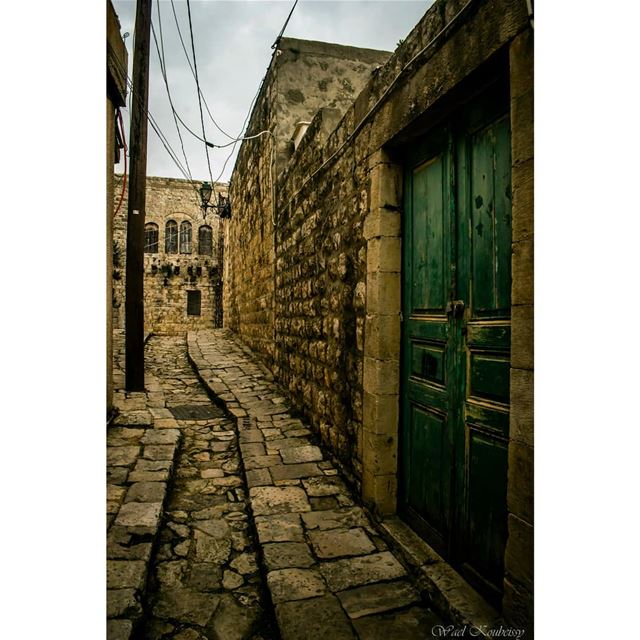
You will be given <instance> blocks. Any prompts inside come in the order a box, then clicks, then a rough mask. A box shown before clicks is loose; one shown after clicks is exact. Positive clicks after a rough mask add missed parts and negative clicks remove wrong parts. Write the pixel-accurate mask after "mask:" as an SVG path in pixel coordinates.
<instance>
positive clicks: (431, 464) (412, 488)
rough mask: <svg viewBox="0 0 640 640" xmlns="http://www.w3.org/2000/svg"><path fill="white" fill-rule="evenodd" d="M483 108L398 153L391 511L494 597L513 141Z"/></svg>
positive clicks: (502, 536) (502, 478)
mask: <svg viewBox="0 0 640 640" xmlns="http://www.w3.org/2000/svg"><path fill="white" fill-rule="evenodd" d="M492 102H493V103H492ZM492 102H487V101H485V102H482V103H478V104H476V105H475V106H474V107H473V108H470V109H467V110H466V111H465V112H464V113H462V114H458V115H457V116H456V119H455V122H454V124H452V125H451V126H449V127H446V126H443V127H439V129H438V132H437V133H436V134H432V135H430V136H428V137H427V138H426V139H425V140H423V141H422V142H421V143H420V144H418V145H416V146H415V148H414V149H412V150H411V152H410V153H409V154H408V157H407V164H406V170H405V202H404V220H403V223H404V231H403V238H404V250H403V252H404V255H403V338H402V340H403V345H402V385H403V394H402V441H401V456H402V460H401V507H402V511H403V513H404V515H405V517H406V518H407V519H408V520H409V521H410V522H411V524H412V525H413V526H414V528H415V529H416V530H418V532H419V533H421V534H422V535H423V536H424V537H425V538H426V539H427V540H429V542H431V543H432V544H433V545H434V547H435V548H436V549H437V550H438V551H440V552H441V553H442V554H444V555H445V556H446V557H447V558H448V559H449V560H450V561H451V562H452V563H453V564H454V565H456V566H457V567H458V568H459V569H460V570H461V571H462V572H463V573H464V574H465V575H466V576H467V577H468V578H469V579H470V580H471V581H473V582H474V583H475V584H476V586H478V587H479V588H480V589H481V590H483V591H484V592H485V594H487V595H488V596H489V597H491V598H492V599H494V600H497V599H498V598H499V594H500V592H501V589H502V577H503V557H504V549H505V543H506V533H507V510H506V486H507V440H508V428H509V404H508V403H509V367H510V358H509V345H510V315H511V300H510V292H511V200H510V198H511V153H510V148H511V145H510V131H509V119H508V116H507V115H504V114H501V113H500V109H499V108H498V106H499V105H496V104H495V100H494V101H492Z"/></svg>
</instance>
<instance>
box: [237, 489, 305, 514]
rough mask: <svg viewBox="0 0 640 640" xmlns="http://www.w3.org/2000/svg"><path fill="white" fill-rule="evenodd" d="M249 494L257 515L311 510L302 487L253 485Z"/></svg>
mask: <svg viewBox="0 0 640 640" xmlns="http://www.w3.org/2000/svg"><path fill="white" fill-rule="evenodd" d="M249 496H250V499H251V507H252V509H253V513H254V515H256V516H261V515H272V514H277V513H296V512H301V511H310V510H311V507H310V505H309V500H308V499H307V494H306V493H305V492H304V490H303V489H301V488H300V487H252V488H251V489H249Z"/></svg>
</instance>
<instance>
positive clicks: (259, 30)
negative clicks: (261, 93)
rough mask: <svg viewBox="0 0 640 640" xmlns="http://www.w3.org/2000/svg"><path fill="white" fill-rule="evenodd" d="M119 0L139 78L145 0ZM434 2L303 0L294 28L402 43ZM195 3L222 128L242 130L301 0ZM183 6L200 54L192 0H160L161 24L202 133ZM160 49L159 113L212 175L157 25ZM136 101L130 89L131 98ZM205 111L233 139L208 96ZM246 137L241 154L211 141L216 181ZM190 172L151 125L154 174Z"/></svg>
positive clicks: (200, 176) (153, 74) (215, 138)
mask: <svg viewBox="0 0 640 640" xmlns="http://www.w3.org/2000/svg"><path fill="white" fill-rule="evenodd" d="M112 1H113V5H114V8H115V10H116V13H117V14H118V17H119V19H120V24H121V29H122V34H124V33H127V32H128V33H129V34H130V35H129V37H127V38H126V39H125V43H126V45H127V50H128V52H129V76H130V77H131V76H132V71H131V68H132V62H133V34H134V25H135V7H136V3H135V0H112ZM431 4H433V0H377V1H372V0H340V1H335V0H299V1H298V5H297V6H296V8H295V11H294V12H293V15H292V17H291V20H290V21H289V24H288V26H287V29H286V31H285V36H289V37H293V38H304V39H307V40H320V41H325V42H336V43H339V44H347V45H353V46H357V47H368V48H371V49H382V50H387V51H393V50H394V49H395V48H396V46H397V43H398V41H399V40H400V39H401V38H405V37H406V36H407V35H408V33H409V32H410V31H411V29H412V28H413V27H414V25H415V24H416V23H417V22H418V21H419V20H420V18H421V17H422V16H423V15H424V14H425V12H426V11H427V9H428V8H429V6H431ZM190 5H191V21H192V24H193V37H194V42H195V51H196V62H197V68H198V79H199V81H200V87H201V89H202V93H203V94H204V97H205V100H206V103H207V105H208V107H209V110H210V111H211V114H212V115H213V118H214V119H215V120H216V122H217V124H218V125H219V126H220V128H221V129H223V130H224V131H225V132H226V133H228V134H230V135H232V136H237V135H239V134H240V133H241V132H242V128H243V122H244V120H245V118H246V116H247V111H248V109H249V106H250V104H251V101H252V99H253V97H254V96H255V94H256V91H257V89H258V86H259V84H260V81H261V80H262V78H263V76H264V74H265V72H266V70H267V67H268V65H269V61H270V59H271V53H272V51H271V45H272V44H273V42H274V40H275V39H276V36H277V35H278V33H279V32H280V30H281V29H282V26H283V25H284V22H285V20H286V18H287V16H288V15H289V11H290V10H291V7H292V6H293V0H207V1H202V0H192V2H191V3H190ZM174 8H175V15H176V16H177V21H178V24H179V27H180V32H181V33H182V38H183V39H184V44H185V46H186V49H187V51H188V53H189V56H190V58H191V40H190V36H189V16H188V13H187V3H186V1H185V0H174V2H173V7H172V3H171V2H170V1H168V0H162V1H161V2H160V3H158V2H157V1H155V0H154V2H153V14H152V15H153V18H152V20H153V26H154V29H155V32H156V37H157V39H158V41H160V29H162V41H163V44H164V57H165V64H166V73H167V80H168V83H169V90H170V92H171V98H172V101H173V105H174V107H175V109H176V112H177V113H178V115H179V116H180V118H181V119H182V120H183V121H184V122H185V123H186V124H187V126H188V127H189V128H190V129H191V130H192V131H193V132H195V133H197V134H199V135H200V136H201V135H202V125H201V122H200V112H199V108H198V99H197V92H196V85H195V80H194V77H193V74H192V71H191V69H190V68H189V63H188V62H187V58H186V55H185V51H184V49H183V46H182V44H181V42H180V36H179V34H178V29H177V27H176V18H175V17H174ZM150 55H151V64H150V78H149V112H150V114H151V116H152V117H153V118H154V120H155V121H156V122H157V124H158V127H159V129H160V130H161V131H162V133H163V134H164V136H165V137H166V139H167V141H168V143H169V145H170V147H171V148H172V149H173V151H174V152H175V154H176V156H177V157H178V159H179V162H180V164H181V165H182V167H183V171H185V172H186V173H187V174H189V173H190V174H191V176H192V178H193V179H194V180H198V181H200V180H209V169H208V166H207V158H206V153H205V145H204V143H203V142H201V141H198V140H197V139H196V138H195V137H194V136H193V135H192V134H191V133H189V132H188V131H186V130H185V129H184V127H183V126H182V125H180V133H181V134H182V139H183V142H184V149H185V154H186V159H187V161H188V165H189V170H187V168H186V164H187V163H186V162H185V158H184V156H183V153H182V148H181V145H180V139H179V137H178V133H177V131H176V125H175V123H174V120H173V116H172V114H171V108H170V105H169V100H168V97H167V90H166V87H165V83H164V80H163V78H162V74H161V71H160V64H159V60H158V53H157V51H156V46H155V43H154V40H153V34H152V35H151V53H150ZM130 104H131V102H130V98H129V101H128V105H127V106H128V107H129V106H130ZM203 113H204V124H205V130H206V134H207V136H206V138H207V140H210V141H211V142H213V143H214V144H224V143H227V142H229V138H228V137H226V136H225V135H224V134H223V133H221V132H220V131H219V130H218V129H217V128H216V126H215V125H214V124H213V122H212V120H211V118H210V116H209V114H208V113H207V109H206V107H205V105H204V104H203ZM123 116H124V120H125V133H126V136H127V139H128V136H129V108H127V109H124V110H123ZM239 146H240V145H239V144H238V145H237V146H236V149H235V151H234V152H233V153H232V154H231V156H230V153H231V151H232V147H228V148H227V149H209V158H210V163H211V174H212V176H213V179H214V180H216V179H218V176H220V178H219V179H220V180H221V181H225V182H226V181H227V180H228V179H229V177H230V176H231V170H232V169H233V163H234V161H235V156H236V153H237V150H238V148H239ZM229 156H230V157H229ZM227 158H229V159H228V161H227V165H226V168H225V169H224V171H223V165H224V164H225V161H226V160H227ZM123 169H124V165H123V163H120V165H117V166H116V172H118V173H122V171H123ZM183 171H181V170H180V168H178V166H177V165H176V163H175V162H174V161H173V160H172V159H171V157H170V155H169V153H168V152H167V151H166V149H165V148H164V146H163V145H162V143H161V142H160V140H159V138H158V136H157V135H156V133H155V132H154V131H153V129H152V128H151V127H149V143H148V161H147V175H149V176H165V177H172V178H184V177H186V176H185V175H184V174H183Z"/></svg>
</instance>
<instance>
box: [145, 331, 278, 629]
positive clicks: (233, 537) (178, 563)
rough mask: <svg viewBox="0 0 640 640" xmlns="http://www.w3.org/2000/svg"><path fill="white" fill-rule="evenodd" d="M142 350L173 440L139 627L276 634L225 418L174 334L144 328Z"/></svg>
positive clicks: (234, 447) (231, 431)
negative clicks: (175, 447) (148, 333)
mask: <svg viewBox="0 0 640 640" xmlns="http://www.w3.org/2000/svg"><path fill="white" fill-rule="evenodd" d="M145 356H146V369H147V371H149V373H150V374H151V376H155V377H156V378H157V379H158V381H159V382H160V384H161V386H162V389H163V392H164V399H165V402H166V408H165V409H163V410H161V411H162V412H169V413H170V414H172V416H173V418H175V419H176V422H177V426H178V428H179V429H180V431H181V434H182V444H181V447H180V450H179V453H178V458H177V460H176V463H175V470H174V474H173V477H174V482H173V486H171V487H170V490H169V497H168V502H167V504H166V508H165V514H164V518H163V523H162V526H161V529H160V533H159V547H158V551H157V555H156V557H155V559H154V561H153V565H152V568H151V571H150V574H151V575H150V583H149V590H148V596H147V616H146V620H145V624H144V628H143V631H142V637H144V638H145V639H148V640H160V639H165V638H166V639H168V638H175V639H176V640H200V639H202V640H204V639H207V640H244V639H249V638H250V639H252V640H261V639H262V640H268V639H271V638H274V637H277V636H276V634H275V632H274V630H273V628H274V623H273V621H272V617H271V616H270V614H269V609H268V607H266V606H265V605H264V591H263V587H262V582H261V577H260V573H259V571H258V565H257V562H256V551H255V543H254V542H253V540H252V537H251V532H250V527H249V516H248V510H247V496H246V494H245V490H244V489H243V482H244V481H243V478H242V473H241V469H240V461H239V454H238V446H237V438H236V435H235V425H234V422H233V421H232V420H230V419H229V418H228V417H225V414H224V413H223V411H221V410H220V409H218V408H216V407H215V405H213V404H212V402H211V400H210V399H209V397H208V396H207V394H206V393H205V391H204V389H203V387H202V386H201V385H200V383H199V381H198V379H197V378H196V376H195V373H194V371H193V369H192V368H191V366H190V364H189V362H188V360H187V355H186V343H185V338H184V337H174V336H170V337H169V336H153V337H151V338H150V339H149V341H148V343H147V347H146V353H145ZM151 411H153V409H151ZM159 415H162V416H164V418H165V419H167V420H168V417H167V415H166V414H165V413H160V414H159ZM160 432H161V431H160Z"/></svg>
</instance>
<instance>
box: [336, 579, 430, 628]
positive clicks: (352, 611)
mask: <svg viewBox="0 0 640 640" xmlns="http://www.w3.org/2000/svg"><path fill="white" fill-rule="evenodd" d="M336 595H337V596H338V598H339V600H340V602H341V603H342V607H343V608H344V610H345V611H346V612H347V614H348V616H349V617H350V618H351V619H352V620H355V619H357V618H362V617H363V616H369V615H372V614H375V613H383V612H385V611H392V610H393V609H401V608H403V607H407V606H409V605H410V604H413V603H415V602H420V595H419V594H418V592H417V591H416V590H415V589H414V588H413V587H412V586H411V585H410V584H409V583H408V582H405V581H404V580H401V581H397V582H385V583H381V584H371V585H366V586H364V587H356V588H355V589H349V590H347V591H340V592H339V593H337V594H336ZM389 637H394V636H387V638H389ZM398 637H399V636H398Z"/></svg>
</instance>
